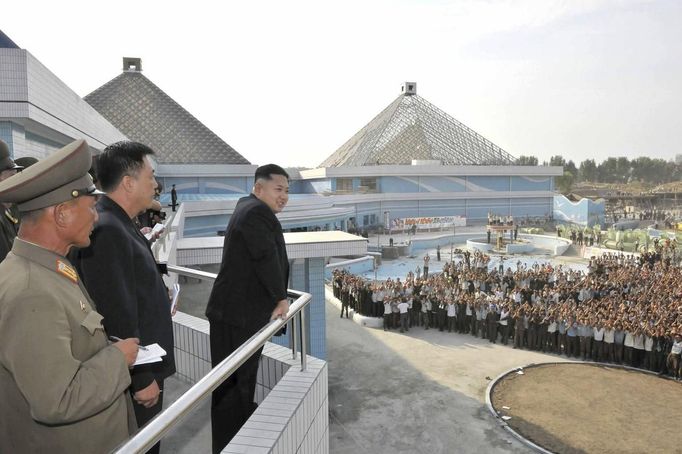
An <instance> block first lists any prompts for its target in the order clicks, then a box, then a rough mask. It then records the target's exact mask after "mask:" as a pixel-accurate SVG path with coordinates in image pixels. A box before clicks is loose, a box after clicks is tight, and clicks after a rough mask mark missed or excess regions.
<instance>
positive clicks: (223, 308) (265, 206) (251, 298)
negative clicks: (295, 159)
mask: <svg viewBox="0 0 682 454" xmlns="http://www.w3.org/2000/svg"><path fill="white" fill-rule="evenodd" d="M288 200H289V175H288V174H287V173H286V171H284V169H282V168H281V167H280V166H278V165H275V164H268V165H264V166H261V167H259V168H258V169H256V175H255V183H254V186H253V192H252V193H251V194H250V195H249V196H247V197H243V198H241V199H239V202H237V206H236V207H235V209H234V213H233V214H232V217H231V218H230V221H229V223H228V225H227V230H226V232H225V241H224V244H223V261H222V264H221V266H220V271H219V272H218V277H217V278H216V281H215V284H214V285H213V290H212V291H211V296H210V298H209V300H208V306H207V308H206V317H207V318H208V321H209V323H210V326H211V362H212V364H213V367H215V366H216V365H218V364H219V363H220V362H221V361H222V360H223V359H225V358H226V357H227V356H229V355H230V354H231V353H232V352H233V351H235V350H236V349H237V348H238V347H239V346H240V345H241V344H243V343H244V342H246V341H247V340H248V339H249V338H250V337H251V336H252V335H253V334H255V333H256V332H257V331H258V330H259V329H261V328H262V327H263V326H265V325H266V324H267V323H268V321H269V320H271V319H276V318H280V317H284V316H286V314H287V312H288V311H289V302H288V300H287V282H288V280H289V259H288V258H287V251H286V247H285V245H284V236H283V234H282V226H281V225H280V223H279V221H278V220H277V217H276V216H275V214H276V213H279V212H280V211H282V210H283V209H284V207H285V206H286V204H287V202H288ZM261 351H262V349H260V350H259V351H258V352H256V353H255V354H254V355H253V356H251V358H249V359H248V360H247V361H246V362H245V363H244V364H243V365H242V366H241V367H240V368H239V369H237V371H236V372H235V373H234V374H232V376H231V377H229V378H228V379H227V380H225V382H223V384H222V385H221V386H220V387H218V388H217V389H216V390H215V391H214V392H213V398H212V402H211V431H212V438H213V439H212V442H213V452H214V453H218V452H220V451H221V450H222V449H223V448H224V447H225V446H226V445H227V443H229V441H230V440H231V439H232V437H233V436H234V435H235V434H236V433H237V432H238V431H239V429H240V428H241V426H242V425H244V423H245V422H246V420H247V419H248V418H249V417H250V416H251V414H252V413H253V411H254V410H255V408H256V405H255V404H254V402H253V397H254V392H255V388H256V374H257V373H258V359H259V357H260V353H261Z"/></svg>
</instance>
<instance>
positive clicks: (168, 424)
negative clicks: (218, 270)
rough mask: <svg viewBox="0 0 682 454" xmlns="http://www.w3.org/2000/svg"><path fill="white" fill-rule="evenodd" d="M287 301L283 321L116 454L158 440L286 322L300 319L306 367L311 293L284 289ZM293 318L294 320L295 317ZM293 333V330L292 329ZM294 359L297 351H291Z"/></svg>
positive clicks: (187, 271)
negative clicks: (307, 326)
mask: <svg viewBox="0 0 682 454" xmlns="http://www.w3.org/2000/svg"><path fill="white" fill-rule="evenodd" d="M168 271H169V272H173V273H177V274H181V275H183V276H188V277H195V278H200V279H207V280H215V278H216V276H217V275H216V274H214V273H207V272H205V271H199V270H193V269H191V268H184V267H179V266H175V265H169V266H168ZM287 296H288V297H289V298H296V300H295V301H294V302H293V303H292V304H291V305H290V306H289V312H288V313H287V315H286V317H285V318H284V319H277V320H270V322H269V323H268V324H267V325H265V326H264V327H263V328H261V329H260V330H259V331H258V332H257V333H256V334H254V335H253V336H251V337H250V338H249V340H247V341H246V342H244V343H243V344H242V345H241V346H239V348H237V350H235V351H234V352H232V354H231V355H230V356H228V357H227V358H225V359H224V360H223V361H221V362H220V364H218V365H217V366H216V367H214V368H213V369H211V370H210V371H209V372H208V373H207V374H206V375H205V376H204V377H203V378H202V379H201V380H199V381H198V382H197V383H196V384H195V385H194V386H192V387H191V388H190V389H189V390H188V391H187V392H185V393H184V394H183V395H182V396H180V397H179V398H178V399H177V400H176V401H175V402H173V403H172V404H171V405H170V406H169V407H168V408H167V409H165V410H164V411H162V412H161V413H159V414H158V415H157V416H156V417H155V418H154V419H153V420H152V421H150V422H149V423H148V424H147V425H146V426H144V427H143V428H142V429H140V431H138V432H137V433H136V434H135V436H133V437H132V438H131V439H130V440H128V441H127V442H126V443H124V444H123V445H121V446H119V447H118V449H117V450H116V451H115V452H116V453H118V454H128V453H131V452H134V453H142V452H146V451H147V450H148V449H149V448H151V447H152V446H154V444H155V443H156V442H157V441H159V440H160V439H161V438H162V437H163V436H164V435H166V433H168V431H170V430H171V428H173V427H174V426H175V425H176V424H178V423H179V422H180V421H181V420H182V419H183V418H184V417H185V416H187V415H188V414H189V413H190V412H191V411H192V410H193V409H194V408H195V407H196V406H197V405H198V404H199V402H200V401H201V400H202V399H204V398H206V397H208V395H209V394H210V393H211V392H213V391H214V390H215V389H216V388H217V387H218V386H220V385H221V384H222V383H223V382H224V381H225V380H226V379H227V378H228V377H229V376H230V375H232V374H233V373H234V372H235V371H236V370H237V369H238V368H239V366H241V365H242V364H243V363H244V362H245V361H246V360H247V359H249V358H250V357H251V356H252V355H253V354H254V353H255V352H256V351H257V350H258V349H259V348H260V347H262V346H263V345H264V344H265V343H266V342H267V341H268V339H270V338H271V337H272V336H274V335H275V333H277V332H278V331H279V330H281V329H282V328H283V327H284V325H286V324H287V323H288V322H289V320H292V319H293V321H295V320H296V318H299V319H300V323H297V325H300V327H301V337H302V340H303V342H302V343H301V370H305V367H306V345H305V311H303V309H304V308H305V307H306V306H307V305H308V304H309V303H310V300H311V299H312V295H311V294H310V293H305V292H299V291H296V290H287ZM294 317H296V318H294ZM292 331H296V329H294V330H292ZM294 359H296V352H295V350H294Z"/></svg>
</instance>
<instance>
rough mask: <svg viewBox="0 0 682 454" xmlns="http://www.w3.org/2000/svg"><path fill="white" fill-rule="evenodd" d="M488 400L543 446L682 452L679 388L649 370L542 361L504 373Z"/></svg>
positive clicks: (681, 394)
mask: <svg viewBox="0 0 682 454" xmlns="http://www.w3.org/2000/svg"><path fill="white" fill-rule="evenodd" d="M490 400H491V402H492V404H493V407H494V408H495V410H496V411H497V412H498V414H499V415H500V416H510V417H511V419H507V420H506V423H507V424H508V425H509V426H510V427H511V428H512V429H514V430H515V431H516V432H518V433H519V434H520V435H522V436H523V437H525V438H526V439H528V440H530V441H532V442H533V443H535V444H537V445H539V446H542V447H544V448H545V449H548V450H550V451H554V452H558V453H562V454H566V453H659V452H660V453H681V452H682V430H681V429H680V421H682V386H681V385H680V383H677V382H674V381H672V380H666V379H663V378H659V377H657V376H655V375H650V374H646V373H642V372H636V371H631V370H625V369H619V368H615V367H607V366H601V365H595V364H577V363H566V364H545V365H539V366H533V367H529V368H527V369H523V375H520V374H517V373H515V372H512V373H510V374H508V375H506V376H505V377H503V378H502V379H500V381H498V382H497V384H496V385H495V387H494V388H493V390H492V391H491V396H490ZM504 407H508V409H507V408H504ZM505 419H506V418H505Z"/></svg>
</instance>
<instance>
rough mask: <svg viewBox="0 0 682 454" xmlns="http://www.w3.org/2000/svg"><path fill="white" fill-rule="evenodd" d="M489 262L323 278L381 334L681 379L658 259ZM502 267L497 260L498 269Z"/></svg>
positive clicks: (616, 256)
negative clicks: (574, 264)
mask: <svg viewBox="0 0 682 454" xmlns="http://www.w3.org/2000/svg"><path fill="white" fill-rule="evenodd" d="M489 261H490V257H489V256H487V255H485V254H483V253H481V252H478V251H477V252H474V253H473V255H472V256H471V257H470V259H468V260H464V259H462V260H460V261H453V262H452V263H446V264H445V265H444V267H443V272H442V273H439V274H431V275H429V276H428V277H426V278H424V277H422V276H416V275H415V274H414V273H412V272H410V273H408V274H407V276H405V278H404V280H401V279H400V278H396V279H390V278H389V279H387V280H386V281H384V282H370V281H366V280H365V279H363V278H362V277H360V276H356V275H353V274H350V273H347V272H345V271H338V270H337V271H335V272H334V273H333V276H332V286H333V292H334V295H335V296H336V297H337V298H339V299H340V301H341V303H342V311H341V316H342V317H343V315H344V311H345V313H346V316H348V315H347V314H348V308H349V307H352V308H353V309H354V310H355V311H356V312H358V313H360V314H362V315H366V316H372V317H383V328H384V329H385V330H390V329H399V330H400V332H406V331H408V330H409V329H410V328H415V327H420V328H422V329H436V328H437V329H438V330H440V331H445V330H447V331H448V332H453V331H454V332H456V333H460V334H471V335H473V336H477V337H478V336H480V337H482V338H486V339H488V340H489V341H490V342H492V343H497V342H500V343H502V344H504V345H512V346H513V348H524V349H529V350H536V351H542V352H546V353H554V354H561V355H565V356H568V357H572V358H577V359H582V360H593V361H600V362H611V363H616V364H624V365H627V366H632V367H638V368H642V369H647V370H650V371H655V372H659V373H661V374H666V373H667V374H669V375H671V376H673V377H674V378H676V379H679V378H680V376H681V375H682V370H681V367H680V366H681V364H680V353H681V351H682V269H681V268H679V267H674V266H671V265H670V264H669V262H667V261H664V260H662V256H661V254H660V252H651V253H646V254H642V255H640V256H635V255H625V254H622V253H607V254H604V255H603V256H601V257H593V258H592V259H591V260H590V261H589V265H588V268H587V271H581V270H575V269H571V268H569V267H564V266H562V265H557V266H553V265H551V264H548V263H546V264H538V263H534V264H533V265H532V266H530V267H529V266H526V265H524V264H523V263H521V262H517V269H516V271H513V270H512V269H511V268H510V267H508V268H507V269H506V270H505V269H504V268H503V266H502V265H500V266H499V267H495V268H493V269H489V267H488V264H489ZM501 263H502V262H501Z"/></svg>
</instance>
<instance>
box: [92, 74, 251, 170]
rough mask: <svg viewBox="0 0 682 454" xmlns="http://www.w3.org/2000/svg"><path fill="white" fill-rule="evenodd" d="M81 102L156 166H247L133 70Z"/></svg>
mask: <svg viewBox="0 0 682 454" xmlns="http://www.w3.org/2000/svg"><path fill="white" fill-rule="evenodd" d="M83 99H85V101H87V102H88V104H90V105H91V106H92V107H93V108H94V109H95V110H96V111H98V112H99V113H100V114H101V115H102V116H103V117H104V118H106V119H107V120H109V122H111V124H113V125H114V126H115V127H116V128H118V129H119V130H120V131H121V132H122V133H123V134H125V135H126V136H127V137H128V138H129V139H130V140H134V141H136V142H142V143H144V144H146V145H149V146H150V147H151V148H152V149H153V150H154V151H155V152H156V159H157V161H158V162H159V163H160V164H249V161H247V160H246V158H244V157H243V156H242V155H240V154H239V153H237V152H236V151H235V150H234V148H232V147H231V146H229V145H228V144H227V143H225V141H223V140H222V139H221V138H220V137H218V136H217V135H216V134H215V133H213V131H211V130H210V129H208V128H207V127H206V126H204V124H202V123H201V122H200V121H199V120H197V119H196V118H194V116H192V114H190V113H189V112H187V111H186V110H185V109H184V108H183V107H182V106H181V105H179V104H178V103H177V102H175V101H174V100H173V99H172V98H171V97H170V96H168V95H167V94H166V93H164V92H163V90H161V89H160V88H159V87H157V86H156V85H154V84H153V83H152V82H151V81H150V80H149V79H147V78H146V77H145V76H143V75H142V73H140V72H139V71H138V70H127V71H124V72H123V73H122V74H120V75H119V76H118V77H116V78H114V79H112V80H111V81H109V82H107V83H106V84H104V85H102V86H101V87H100V88H98V89H97V90H95V91H93V92H92V93H90V94H89V95H87V96H86V97H85V98H83Z"/></svg>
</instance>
